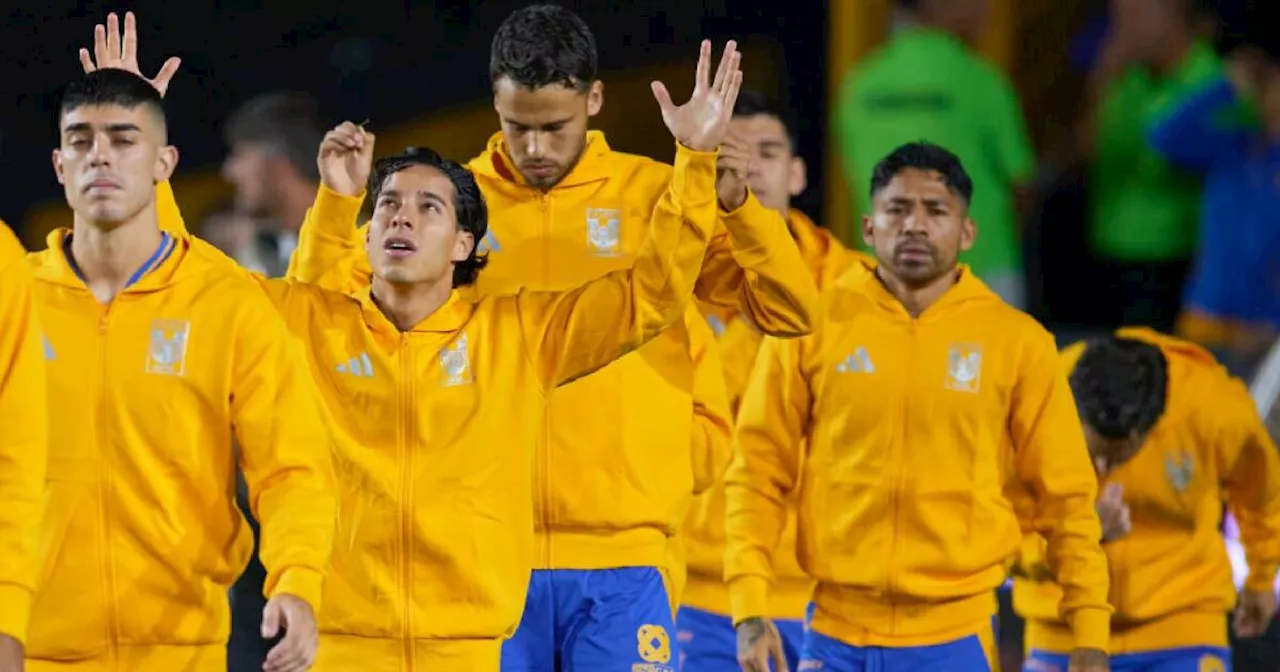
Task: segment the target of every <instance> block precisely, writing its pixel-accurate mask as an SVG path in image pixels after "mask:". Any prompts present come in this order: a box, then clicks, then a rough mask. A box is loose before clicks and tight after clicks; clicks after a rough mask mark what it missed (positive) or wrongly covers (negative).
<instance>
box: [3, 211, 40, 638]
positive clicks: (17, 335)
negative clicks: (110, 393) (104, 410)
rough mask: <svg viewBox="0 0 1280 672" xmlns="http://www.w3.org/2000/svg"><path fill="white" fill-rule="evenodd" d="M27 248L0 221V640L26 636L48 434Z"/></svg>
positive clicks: (35, 560)
mask: <svg viewBox="0 0 1280 672" xmlns="http://www.w3.org/2000/svg"><path fill="white" fill-rule="evenodd" d="M25 255H26V250H24V249H22V244H21V243H19V242H18V239H17V238H15V237H14V235H13V232H12V231H10V230H9V227H8V226H5V224H4V223H3V222H0V315H3V316H4V327H3V328H0V427H3V428H4V430H3V435H2V436H0V502H3V504H2V505H0V634H4V635H8V636H10V637H13V638H15V639H17V640H18V641H25V640H26V637H27V617H28V616H29V615H30V611H31V592H32V590H33V589H34V584H35V579H36V564H37V561H38V558H37V556H36V538H37V537H36V535H37V533H38V528H39V523H40V506H41V503H42V501H43V496H44V475H45V463H46V461H47V459H48V448H49V442H48V440H49V433H48V432H49V429H48V422H49V418H48V411H47V406H46V397H45V395H46V392H45V372H44V357H43V355H42V348H41V345H40V327H39V325H38V324H37V320H36V312H35V303H34V301H33V296H32V287H33V285H34V284H35V283H34V281H33V280H32V277H31V269H30V268H29V267H28V265H27V262H26V260H25V259H24V256H25Z"/></svg>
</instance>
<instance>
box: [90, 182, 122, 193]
mask: <svg viewBox="0 0 1280 672" xmlns="http://www.w3.org/2000/svg"><path fill="white" fill-rule="evenodd" d="M119 188H120V185H118V184H116V183H115V182H112V181H111V180H106V179H97V180H93V181H92V182H90V183H89V184H88V185H86V186H85V188H84V190H85V191H86V192H88V193H101V192H104V191H114V190H116V189H119Z"/></svg>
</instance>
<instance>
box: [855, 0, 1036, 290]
mask: <svg viewBox="0 0 1280 672" xmlns="http://www.w3.org/2000/svg"><path fill="white" fill-rule="evenodd" d="M897 5H898V8H899V9H901V10H903V12H904V15H905V16H908V17H910V22H909V23H908V24H907V25H906V27H904V28H903V29H902V30H901V31H900V32H898V33H897V34H895V35H894V36H893V37H892V38H890V40H889V42H888V43H887V44H885V45H884V46H883V47H881V48H880V49H879V50H877V51H876V52H874V53H872V54H871V55H869V56H868V57H867V58H866V59H865V60H864V61H863V62H862V63H861V64H859V65H858V66H857V67H856V68H855V69H854V70H852V71H851V72H849V74H848V75H847V76H846V77H845V81H844V84H843V85H842V87H841V89H840V92H839V94H838V95H839V98H838V99H837V100H836V131H837V134H838V140H839V148H840V154H841V158H842V159H843V161H844V167H845V174H846V177H847V179H848V184H849V185H850V191H851V193H853V194H855V195H857V198H858V200H859V201H861V202H862V208H861V211H862V212H863V213H864V214H865V213H869V212H870V207H869V203H867V202H866V201H865V200H863V199H862V198H861V195H862V194H863V193H864V189H863V186H862V185H865V184H866V183H867V180H868V179H870V175H871V171H872V169H873V168H874V166H875V165H876V162H878V161H879V160H880V159H881V158H883V157H884V156H885V155H886V154H888V153H889V152H890V151H892V150H893V149H894V148H895V147H898V146H900V145H902V144H904V143H907V142H913V141H916V140H920V139H924V140H928V141H929V142H933V143H937V144H940V145H942V146H945V147H948V148H950V149H951V150H952V151H954V152H955V153H956V154H957V155H958V156H959V157H960V159H961V160H962V161H964V164H965V166H966V167H967V168H968V170H969V172H970V174H971V175H972V176H973V182H974V196H973V198H974V201H973V204H972V208H971V210H970V214H971V216H972V217H973V220H974V221H975V222H977V223H978V225H979V226H980V227H981V230H982V235H980V236H978V238H977V239H976V240H975V241H974V243H973V248H972V249H970V250H967V251H966V252H965V253H964V254H963V255H962V261H964V262H966V263H968V264H969V267H970V268H971V269H972V271H973V273H974V274H975V275H977V276H978V277H979V278H981V279H982V281H983V282H984V283H986V285H987V286H988V287H990V288H991V289H992V290H993V291H995V292H996V294H998V295H999V296H1000V297H1001V298H1003V299H1004V300H1005V301H1006V302H1007V303H1009V305H1012V306H1014V307H1016V308H1022V307H1024V305H1025V300H1026V280H1025V278H1024V275H1023V263H1022V243H1021V240H1020V239H1021V226H1020V224H1019V221H1020V216H1021V214H1020V213H1021V212H1022V210H1023V208H1024V206H1025V204H1026V201H1027V200H1028V198H1029V194H1030V191H1029V186H1028V185H1030V183H1031V181H1032V180H1033V179H1034V178H1035V170H1036V164H1035V156H1034V153H1033V151H1032V148H1031V142H1030V140H1029V139H1028V136H1027V129H1026V123H1025V121H1024V120H1023V116H1022V108H1021V106H1020V104H1019V101H1018V95H1017V93H1016V92H1015V91H1014V88H1013V85H1012V83H1011V82H1010V81H1009V78H1008V76H1006V75H1005V74H1004V73H1002V72H1000V71H999V70H998V69H997V68H996V67H995V66H993V65H992V64H990V63H988V62H986V61H985V60H983V59H982V57H981V56H980V55H978V54H977V53H975V52H974V51H973V45H974V44H975V43H976V42H977V40H978V38H979V35H980V34H981V31H982V28H983V26H984V25H985V21H986V13H987V12H986V10H987V0H897Z"/></svg>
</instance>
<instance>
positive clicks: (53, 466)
mask: <svg viewBox="0 0 1280 672" xmlns="http://www.w3.org/2000/svg"><path fill="white" fill-rule="evenodd" d="M69 234H70V232H69V231H67V230H65V229H64V230H59V231H54V232H53V233H51V234H50V235H49V238H48V249H46V250H44V251H42V252H39V253H36V254H33V255H31V256H30V260H31V262H32V264H33V266H34V269H35V277H36V302H37V305H38V306H39V310H40V318H41V324H42V327H43V329H44V333H45V335H46V338H47V343H46V347H47V350H46V359H47V360H48V361H47V371H48V376H49V399H50V401H51V403H52V404H55V405H56V407H57V408H58V409H60V411H61V412H63V413H65V414H67V418H66V421H65V422H55V423H51V425H50V437H49V467H48V480H47V486H46V495H47V499H46V506H45V510H44V518H43V521H42V523H41V528H40V534H39V537H40V539H39V548H40V556H41V558H42V559H43V567H42V569H41V571H40V574H39V580H38V581H37V584H36V585H37V588H36V592H35V596H34V602H33V606H32V616H31V627H30V636H29V640H28V647H27V655H28V657H30V658H35V659H43V660H84V661H87V660H93V659H98V660H106V661H118V660H119V656H120V655H121V654H120V649H121V648H122V647H147V646H172V647H173V649H175V650H188V651H189V650H192V649H195V648H200V647H210V648H211V649H214V650H215V653H216V652H221V651H223V650H224V648H225V642H226V639H227V634H228V628H229V625H230V621H229V614H228V606H227V590H228V588H229V587H230V585H231V583H232V582H233V581H234V580H235V579H236V577H238V576H239V575H240V573H241V571H242V570H243V569H244V567H245V564H246V562H247V561H248V558H249V554H250V553H251V552H252V549H253V539H252V536H251V534H250V532H249V528H248V526H247V525H246V524H245V521H244V518H243V516H241V515H240V513H239V511H238V510H237V509H236V507H235V504H234V502H233V500H232V497H231V493H232V492H234V488H235V470H234V467H233V464H234V460H235V458H236V455H235V453H233V450H232V435H233V434H232V433H233V431H234V436H235V439H236V441H237V443H238V444H239V446H240V451H239V457H240V463H241V465H242V467H243V469H244V472H245V477H246V479H247V480H248V483H249V489H250V492H252V494H253V498H252V504H253V509H254V513H255V514H256V516H257V518H258V519H259V520H260V521H262V560H263V564H264V565H265V566H266V568H267V581H266V592H267V593H268V594H269V595H276V594H278V593H290V594H293V595H296V596H298V597H301V598H302V599H304V600H306V601H308V602H309V603H311V604H312V605H313V606H314V607H315V608H317V609H319V608H320V593H321V586H322V578H323V572H324V568H325V564H326V562H327V560H328V557H329V549H330V547H331V545H332V539H333V525H334V517H335V508H336V507H335V498H334V493H333V480H332V477H333V474H332V464H331V461H330V439H329V435H328V433H327V432H326V431H325V427H324V425H323V419H322V415H321V413H320V406H319V400H318V398H317V396H316V392H315V387H314V384H313V383H312V381H311V379H310V377H309V376H308V375H307V372H306V369H305V364H304V363H303V360H302V358H301V353H300V352H299V350H298V349H297V347H296V345H295V344H294V342H293V340H292V339H291V338H290V337H289V335H288V332H287V331H286V330H285V326H284V323H283V322H282V321H281V320H280V318H279V316H278V315H276V314H275V312H274V311H273V310H272V307H271V304H270V302H268V301H267V299H266V297H265V296H264V295H263V293H262V291H261V289H259V288H258V287H257V286H256V285H255V284H254V283H253V282H252V281H251V280H249V279H248V278H247V277H246V276H245V274H244V273H243V272H241V271H239V270H237V269H234V268H233V267H232V266H233V264H232V262H231V261H230V260H229V259H227V258H226V257H225V256H223V255H222V254H221V253H220V252H218V251H217V250H215V249H213V248H212V247H211V246H209V245H208V244H206V243H203V242H201V241H198V240H194V239H190V238H188V237H186V236H182V235H176V236H170V237H167V238H166V246H165V247H164V248H162V249H161V250H160V251H158V252H157V255H156V256H155V257H153V262H151V263H149V265H148V266H149V267H150V271H149V272H147V273H146V274H145V275H142V276H141V278H140V279H139V280H137V281H136V282H135V283H134V284H132V285H130V286H129V287H128V288H126V289H125V290H123V291H122V292H121V293H120V294H119V295H117V296H116V297H115V299H114V300H113V301H112V302H111V303H110V305H105V306H104V305H103V304H100V303H99V302H98V301H97V299H95V298H94V296H93V295H92V294H91V293H90V292H89V290H88V288H87V287H86V286H85V284H84V283H83V282H82V281H81V280H80V278H79V276H78V274H77V272H76V271H75V270H74V269H73V267H72V265H71V264H70V263H69V260H70V257H69V256H68V254H67V252H66V247H65V246H66V243H68V242H69V239H68V236H69ZM212 657H213V658H217V657H218V656H216V655H214V656H212ZM224 664H225V663H224Z"/></svg>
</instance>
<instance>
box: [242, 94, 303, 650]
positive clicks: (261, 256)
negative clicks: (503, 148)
mask: <svg viewBox="0 0 1280 672" xmlns="http://www.w3.org/2000/svg"><path fill="white" fill-rule="evenodd" d="M224 135H225V138H226V142H227V146H228V148H229V150H230V151H229V153H228V155H227V158H226V160H225V161H224V162H223V164H222V176H223V179H225V180H226V181H228V182H230V183H231V184H232V185H233V186H234V187H235V208H236V210H237V212H238V217H237V218H236V220H237V221H235V226H236V227H237V228H236V229H235V230H234V234H235V235H236V237H237V240H236V250H235V253H233V254H232V255H231V256H232V258H234V259H236V261H238V262H241V263H242V264H244V265H245V266H246V267H248V268H252V269H254V270H261V271H262V272H263V273H264V274H265V275H267V276H268V277H279V276H282V275H284V274H285V271H286V269H287V268H288V265H289V258H290V256H291V255H292V254H293V251H294V249H295V248H296V247H297V245H298V228H299V227H301V226H302V220H303V219H304V218H305V217H306V214H307V208H309V207H311V202H312V200H313V199H314V198H315V193H316V189H317V187H318V185H319V184H320V174H319V172H318V169H317V168H316V151H317V150H318V149H319V147H320V141H321V139H323V137H324V127H323V125H322V124H321V123H320V120H319V114H318V112H317V105H316V103H315V101H314V100H312V99H311V98H310V97H309V96H307V95H306V94H302V93H293V92H273V93H265V94H262V95H259V96H258V97H256V98H253V99H250V100H249V101H248V102H246V103H245V104H243V105H242V106H240V108H238V109H237V110H235V112H233V113H232V114H231V116H230V117H229V118H228V119H227V120H226V123H225V125H224ZM245 218H252V219H250V220H249V222H251V223H253V224H254V228H255V230H254V231H252V232H251V233H250V232H246V231H244V226H245V224H246V221H245ZM246 234H248V235H249V239H248V240H244V239H243V237H244V236H245V235H246ZM237 492H238V497H237V501H238V502H239V505H240V509H241V510H242V511H243V512H244V513H245V515H246V516H247V517H248V519H249V524H250V526H251V528H252V529H253V535H254V543H255V545H256V544H257V543H258V536H259V532H258V523H257V521H256V520H254V518H253V516H252V514H251V513H250V507H249V501H248V499H247V495H248V491H247V490H246V488H245V483H244V480H243V479H241V480H240V482H239V485H238V487H237ZM256 557H257V556H256V554H255V556H254V558H255V559H251V560H250V562H249V566H248V567H247V568H246V569H245V572H244V576H242V577H241V578H240V580H239V581H237V582H236V584H235V586H234V587H233V588H232V592H231V594H232V631H231V656H232V664H233V666H235V669H239V668H241V667H243V668H244V669H257V668H259V667H261V666H262V661H263V660H265V658H266V655H267V651H268V649H269V648H270V642H264V641H263V640H262V637H261V635H260V634H259V630H260V629H261V623H262V608H263V605H264V598H263V596H262V582H263V580H264V579H265V577H266V571H265V570H264V569H263V567H262V564H261V563H260V562H258V561H257V560H256Z"/></svg>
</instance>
